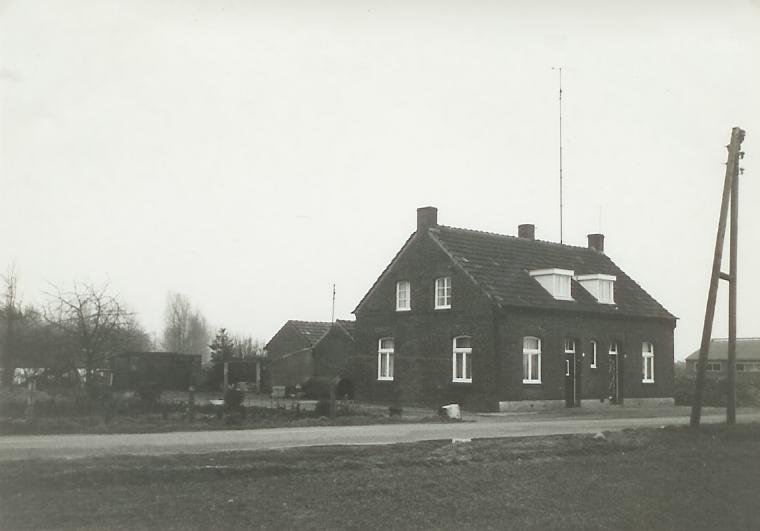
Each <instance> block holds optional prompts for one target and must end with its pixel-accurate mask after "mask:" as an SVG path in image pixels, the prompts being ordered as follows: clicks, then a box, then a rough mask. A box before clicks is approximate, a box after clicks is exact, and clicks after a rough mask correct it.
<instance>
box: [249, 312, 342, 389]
mask: <svg viewBox="0 0 760 531" xmlns="http://www.w3.org/2000/svg"><path fill="white" fill-rule="evenodd" d="M353 333H354V322H353V321H343V320H338V321H335V322H334V323H328V322H320V321H292V320H291V321H288V322H286V323H285V324H284V325H283V326H282V328H280V330H279V331H278V332H277V333H276V334H275V335H274V336H273V337H272V339H270V340H269V342H268V343H267V344H266V346H265V347H264V348H265V349H266V351H267V356H268V357H269V362H270V378H271V384H272V386H273V387H285V388H292V387H295V386H296V385H300V386H303V385H304V384H306V382H307V381H310V380H311V381H314V379H315V378H317V379H319V381H327V380H332V379H334V378H339V379H341V380H342V381H343V382H344V384H343V386H344V388H345V389H349V388H350V389H351V390H353V385H352V384H351V383H350V382H349V381H348V363H349V358H350V357H351V356H352V355H353V353H354V336H353ZM351 394H353V391H352V392H351Z"/></svg>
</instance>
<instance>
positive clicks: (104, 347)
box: [0, 267, 263, 394]
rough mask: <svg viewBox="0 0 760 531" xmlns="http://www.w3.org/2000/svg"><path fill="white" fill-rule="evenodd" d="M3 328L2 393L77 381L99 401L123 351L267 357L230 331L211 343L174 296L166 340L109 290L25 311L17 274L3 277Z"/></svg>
mask: <svg viewBox="0 0 760 531" xmlns="http://www.w3.org/2000/svg"><path fill="white" fill-rule="evenodd" d="M0 323H2V326H0V349H1V351H2V364H0V368H1V369H2V377H1V378H2V379H1V380H0V384H1V386H2V387H3V388H8V387H10V386H11V385H12V384H13V383H14V376H15V378H16V379H17V380H18V379H19V377H20V378H21V379H22V380H23V379H25V378H30V377H35V378H37V377H41V376H42V377H45V378H46V379H48V380H52V381H54V382H56V383H60V382H61V381H62V380H69V381H70V380H72V379H74V380H78V383H79V384H81V385H83V386H84V387H85V388H86V389H87V391H88V393H90V394H94V393H95V389H96V386H97V381H98V375H97V372H98V371H99V370H102V369H108V368H109V367H110V359H111V358H112V357H113V356H115V355H117V354H119V353H121V352H149V351H166V352H177V353H182V354H200V355H201V356H202V359H203V361H204V362H205V361H211V362H218V361H229V360H232V359H246V358H256V357H259V356H262V355H263V348H262V344H261V343H260V342H259V341H257V340H255V339H253V338H252V337H250V336H238V337H233V336H231V335H230V334H229V333H228V332H227V330H226V329H224V328H220V329H219V330H218V331H217V332H216V337H214V338H213V340H212V337H213V336H214V332H213V330H212V328H211V327H210V326H209V324H208V321H207V320H206V318H205V317H204V316H203V314H202V313H201V312H200V310H198V308H195V307H193V305H192V304H191V302H190V299H189V298H188V297H187V296H185V295H183V294H181V293H174V292H170V293H169V294H168V295H167V299H166V309H165V312H164V326H163V330H162V334H161V336H160V339H156V338H154V337H152V336H151V335H150V334H149V333H148V332H147V331H146V330H145V328H144V327H143V326H142V324H141V323H140V322H139V320H138V319H137V316H136V314H135V313H134V312H132V311H130V310H129V309H128V308H127V307H126V305H125V304H124V303H123V302H122V300H121V299H120V297H119V296H118V295H116V294H114V293H113V292H112V290H111V289H110V288H109V286H108V285H100V286H99V285H95V284H92V283H74V284H72V285H71V286H68V287H66V288H62V287H57V286H54V287H52V288H51V289H50V291H48V292H47V293H45V298H44V302H43V303H42V304H40V305H37V306H35V305H31V304H26V305H25V304H23V301H21V298H20V295H19V289H18V274H17V272H16V271H15V268H13V267H11V268H10V269H9V270H8V272H7V273H6V274H5V275H3V276H2V300H1V304H0Z"/></svg>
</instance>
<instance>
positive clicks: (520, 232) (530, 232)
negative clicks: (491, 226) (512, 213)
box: [517, 223, 536, 240]
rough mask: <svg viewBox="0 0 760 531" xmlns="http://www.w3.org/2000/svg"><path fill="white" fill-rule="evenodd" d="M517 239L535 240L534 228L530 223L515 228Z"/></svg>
mask: <svg viewBox="0 0 760 531" xmlns="http://www.w3.org/2000/svg"><path fill="white" fill-rule="evenodd" d="M517 237H518V238H525V239H526V240H535V239H536V226H535V225H533V224H532V223H523V224H522V225H518V226H517Z"/></svg>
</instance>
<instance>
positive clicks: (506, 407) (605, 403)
mask: <svg viewBox="0 0 760 531" xmlns="http://www.w3.org/2000/svg"><path fill="white" fill-rule="evenodd" d="M675 404H676V403H675V400H674V399H673V398H670V397H666V398H626V399H625V400H624V401H623V404H622V405H621V406H617V405H616V404H610V401H609V399H607V398H605V399H602V400H599V399H595V398H587V399H583V400H581V407H582V408H588V409H608V408H613V407H643V408H655V407H673V406H675ZM564 407H565V401H564V400H515V401H506V402H499V411H515V412H523V411H544V410H547V409H563V408H564Z"/></svg>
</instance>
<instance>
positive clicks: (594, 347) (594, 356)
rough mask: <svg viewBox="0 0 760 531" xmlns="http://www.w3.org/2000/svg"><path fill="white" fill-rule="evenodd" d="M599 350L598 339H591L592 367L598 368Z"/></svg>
mask: <svg viewBox="0 0 760 531" xmlns="http://www.w3.org/2000/svg"><path fill="white" fill-rule="evenodd" d="M598 350H599V345H598V344H597V342H596V340H594V339H592V340H591V364H590V365H589V367H590V368H592V369H596V368H597V365H596V363H597V361H598V360H597V352H598Z"/></svg>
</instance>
